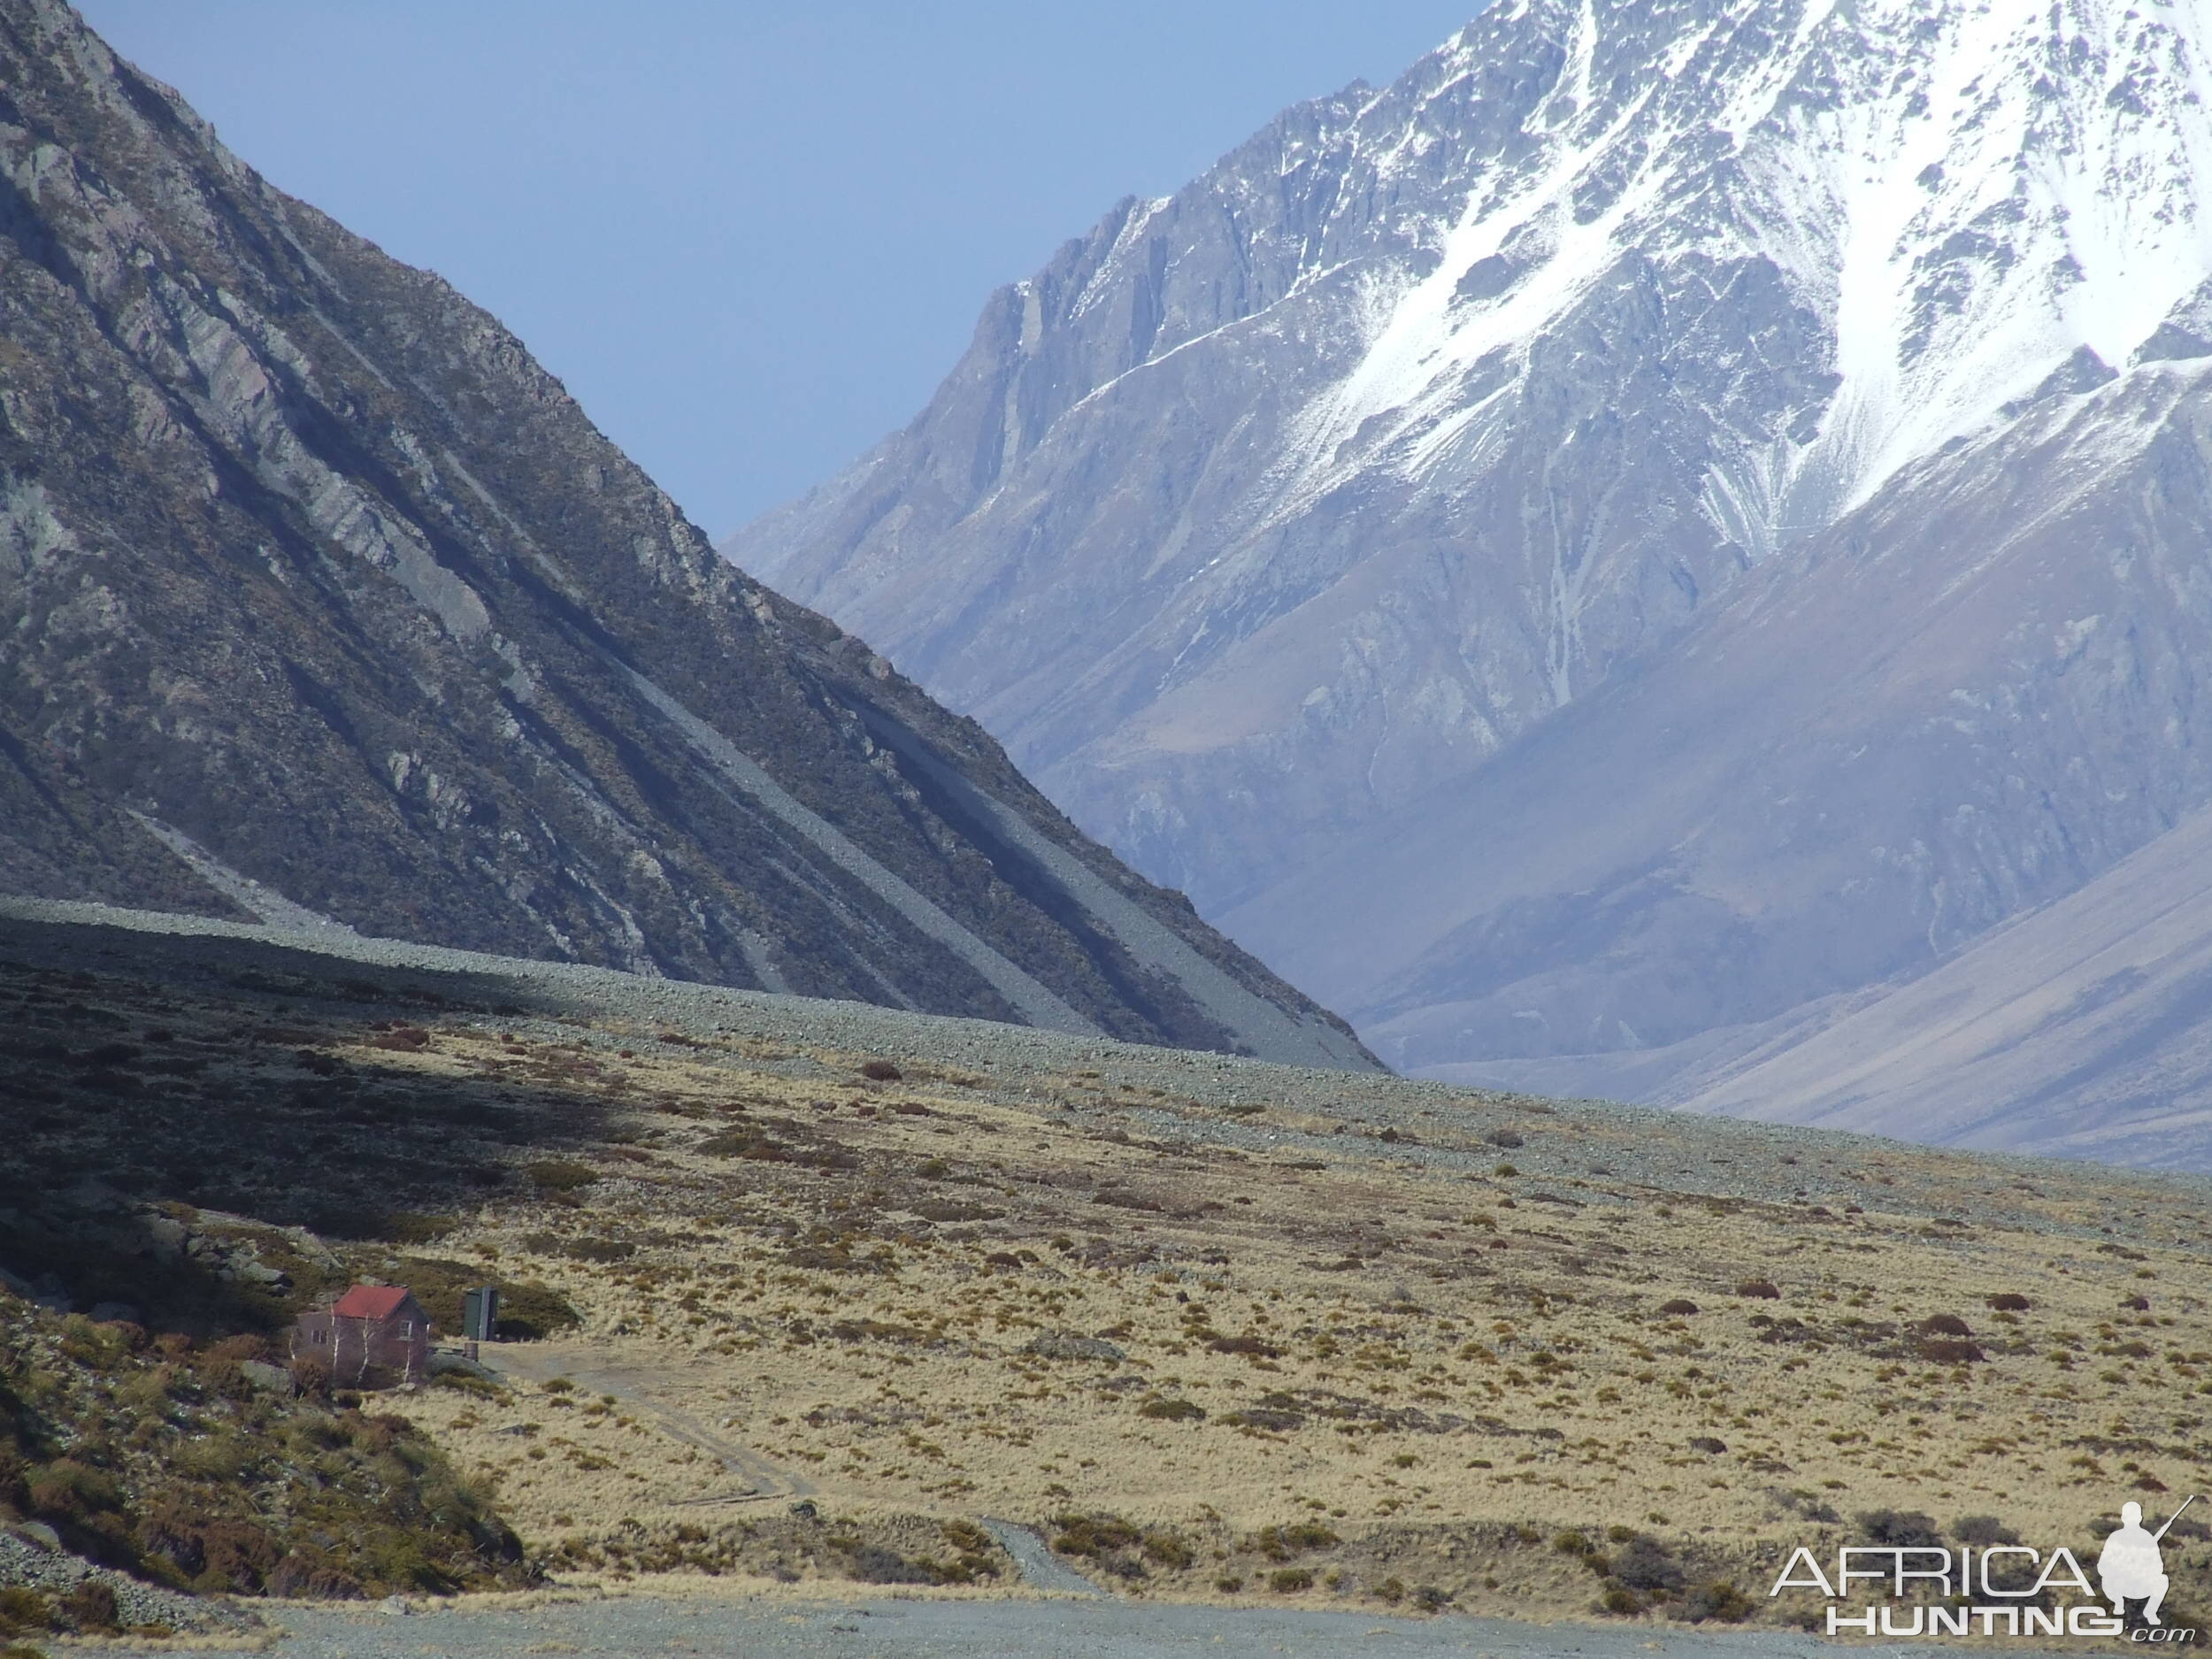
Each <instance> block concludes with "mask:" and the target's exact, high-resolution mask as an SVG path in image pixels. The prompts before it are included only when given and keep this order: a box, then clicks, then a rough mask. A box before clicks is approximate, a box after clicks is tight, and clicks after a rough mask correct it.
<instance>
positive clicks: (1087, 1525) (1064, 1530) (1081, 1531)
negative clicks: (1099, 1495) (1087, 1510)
mask: <svg viewBox="0 0 2212 1659" xmlns="http://www.w3.org/2000/svg"><path fill="white" fill-rule="evenodd" d="M1052 1525H1054V1526H1055V1527H1056V1528H1057V1529H1058V1531H1057V1532H1056V1533H1055V1534H1054V1537H1053V1540H1052V1548H1053V1549H1054V1550H1055V1551H1056V1552H1057V1553H1058V1554H1060V1555H1082V1556H1087V1557H1090V1558H1093V1559H1095V1558H1097V1557H1098V1556H1100V1555H1105V1554H1108V1553H1109V1552H1110V1551H1113V1550H1118V1549H1126V1548H1129V1546H1130V1545H1132V1544H1134V1543H1136V1542H1138V1541H1139V1540H1141V1539H1142V1537H1143V1536H1144V1534H1143V1533H1142V1532H1141V1531H1139V1529H1138V1528H1136V1527H1135V1526H1133V1525H1130V1523H1128V1522H1127V1521H1125V1520H1124V1519H1122V1517H1120V1516H1118V1515H1085V1514H1081V1513H1079V1512H1075V1511H1071V1512H1069V1513H1068V1514H1065V1515H1056V1516H1054V1517H1052Z"/></svg>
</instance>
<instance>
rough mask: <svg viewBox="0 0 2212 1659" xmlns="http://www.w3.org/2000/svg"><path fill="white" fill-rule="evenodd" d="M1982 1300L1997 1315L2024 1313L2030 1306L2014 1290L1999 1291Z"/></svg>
mask: <svg viewBox="0 0 2212 1659" xmlns="http://www.w3.org/2000/svg"><path fill="white" fill-rule="evenodd" d="M1983 1300H1984V1301H1985V1302H1988V1303H1989V1305H1990V1307H1991V1309H1992V1310H1993V1311H1995V1312H1998V1313H2025V1312H2027V1311H2028V1310H2029V1308H2030V1306H2031V1305H2032V1304H2031V1303H2030V1302H2029V1301H2028V1299H2027V1298H2026V1297H2025V1296H2023V1295H2022V1294H2020V1293H2019V1292H2018V1291H2016V1290H2001V1291H1999V1292H1997V1294H1995V1295H1993V1296H1987V1297H1985V1298H1983Z"/></svg>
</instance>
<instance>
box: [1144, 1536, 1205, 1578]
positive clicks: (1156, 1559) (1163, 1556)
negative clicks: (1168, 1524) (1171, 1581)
mask: <svg viewBox="0 0 2212 1659" xmlns="http://www.w3.org/2000/svg"><path fill="white" fill-rule="evenodd" d="M1144 1558H1145V1559H1146V1560H1147V1561H1148V1562H1151V1563H1153V1564H1154V1565H1155V1566H1160V1567H1171V1568H1176V1569H1180V1568H1184V1567H1187V1566H1189V1565H1190V1564H1191V1563H1193V1562H1194V1561H1196V1560H1197V1559H1198V1552H1197V1551H1196V1550H1194V1549H1193V1548H1191V1546H1190V1540H1188V1539H1187V1538H1185V1537H1184V1536H1183V1535H1182V1534H1181V1533H1180V1532H1171V1531H1169V1530H1167V1529H1165V1528H1153V1529H1150V1530H1148V1531H1147V1532H1146V1533H1145V1535H1144Z"/></svg>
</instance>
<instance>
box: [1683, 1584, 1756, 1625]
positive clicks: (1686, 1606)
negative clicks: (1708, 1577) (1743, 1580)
mask: <svg viewBox="0 0 2212 1659" xmlns="http://www.w3.org/2000/svg"><path fill="white" fill-rule="evenodd" d="M1753 1605H1754V1604H1753V1602H1752V1600H1751V1598H1750V1597H1749V1596H1747V1595H1746V1594H1744V1593H1743V1592H1742V1591H1741V1590H1739V1589H1738V1588H1736V1586H1734V1585H1732V1584H1731V1583H1729V1582H1728V1581H1727V1580H1726V1579H1724V1578H1716V1579H1714V1580H1713V1581H1712V1582H1711V1583H1709V1584H1701V1585H1699V1586H1697V1588H1696V1589H1694V1590H1693V1591H1691V1592H1690V1593H1689V1594H1687V1595H1686V1596H1684V1597H1683V1598H1682V1604H1681V1607H1680V1608H1679V1609H1678V1612H1677V1617H1680V1618H1683V1619H1686V1620H1687V1621H1688V1622H1689V1623H1691V1624H1704V1623H1705V1621H1706V1620H1708V1619H1718V1620H1719V1621H1720V1622H1721V1623H1723V1624H1741V1623H1743V1621H1744V1620H1745V1619H1747V1618H1749V1617H1751V1613H1752V1609H1753Z"/></svg>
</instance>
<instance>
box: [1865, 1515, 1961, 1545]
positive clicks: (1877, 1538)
mask: <svg viewBox="0 0 2212 1659" xmlns="http://www.w3.org/2000/svg"><path fill="white" fill-rule="evenodd" d="M1852 1518H1853V1519H1854V1520H1855V1521H1856V1522H1857V1524H1858V1528H1859V1532H1860V1535H1861V1536H1862V1537H1863V1538H1864V1539H1865V1540H1866V1541H1867V1542H1868V1543H1870V1544H1875V1545H1878V1546H1880V1547H1882V1548H1886V1549H1939V1548H1942V1545H1943V1535H1942V1533H1940V1532H1938V1531H1937V1530H1936V1524H1935V1519H1934V1517H1932V1516H1927V1515H1923V1514H1922V1513H1921V1512H1920V1511H1919V1510H1917V1509H1863V1510H1861V1511H1860V1512H1859V1513H1858V1514H1857V1515H1856V1516H1855V1517H1852Z"/></svg>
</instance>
